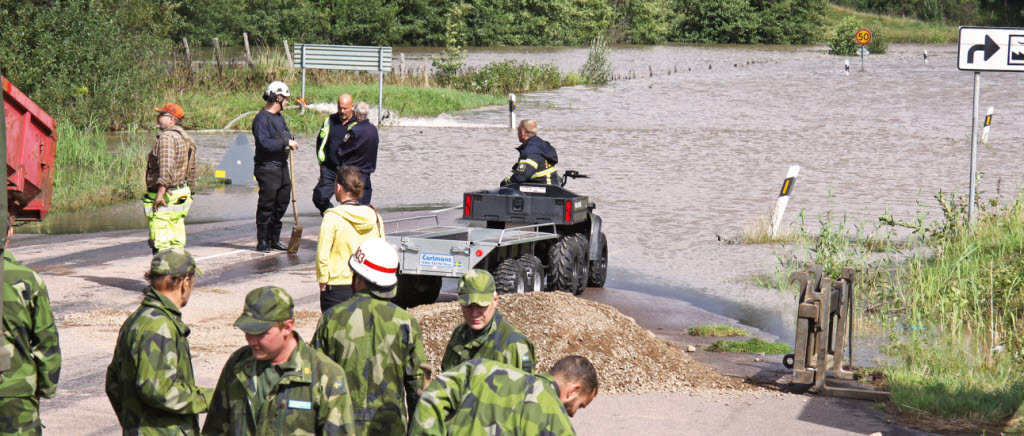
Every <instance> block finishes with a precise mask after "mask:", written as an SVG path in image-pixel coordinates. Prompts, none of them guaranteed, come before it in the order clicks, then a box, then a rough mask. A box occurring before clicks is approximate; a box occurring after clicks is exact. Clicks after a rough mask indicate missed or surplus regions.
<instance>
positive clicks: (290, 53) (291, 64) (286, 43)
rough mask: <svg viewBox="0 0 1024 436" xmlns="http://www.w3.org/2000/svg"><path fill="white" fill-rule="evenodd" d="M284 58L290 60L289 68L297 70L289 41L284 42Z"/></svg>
mask: <svg viewBox="0 0 1024 436" xmlns="http://www.w3.org/2000/svg"><path fill="white" fill-rule="evenodd" d="M284 57H286V58H288V68H295V64H294V63H293V62H292V52H290V51H288V40H287V39H286V40H284Z"/></svg>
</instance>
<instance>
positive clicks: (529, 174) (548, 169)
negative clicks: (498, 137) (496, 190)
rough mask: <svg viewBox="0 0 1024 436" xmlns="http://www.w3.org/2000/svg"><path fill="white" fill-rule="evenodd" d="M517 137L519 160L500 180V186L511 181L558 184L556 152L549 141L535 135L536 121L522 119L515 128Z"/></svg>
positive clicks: (511, 182)
mask: <svg viewBox="0 0 1024 436" xmlns="http://www.w3.org/2000/svg"><path fill="white" fill-rule="evenodd" d="M516 134H517V136H518V137H519V142H520V144H519V147H516V150H519V161H518V162H516V164H515V165H513V166H512V175H511V176H508V177H506V178H505V180H502V181H501V186H505V185H508V184H513V183H542V184H545V185H556V186H557V185H559V182H558V170H557V168H555V164H557V163H558V153H556V152H555V148H554V147H552V146H551V143H549V142H547V141H545V140H543V139H540V138H539V137H537V123H536V122H535V121H533V120H523V121H522V122H520V123H519V128H518V129H516Z"/></svg>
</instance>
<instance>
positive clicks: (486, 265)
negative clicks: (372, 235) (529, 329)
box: [385, 215, 558, 307]
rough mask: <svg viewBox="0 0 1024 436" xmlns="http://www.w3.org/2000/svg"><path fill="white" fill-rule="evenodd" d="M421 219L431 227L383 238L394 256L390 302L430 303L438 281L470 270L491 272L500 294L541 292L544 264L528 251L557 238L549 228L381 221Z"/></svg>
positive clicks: (438, 283) (550, 225) (433, 216)
mask: <svg viewBox="0 0 1024 436" xmlns="http://www.w3.org/2000/svg"><path fill="white" fill-rule="evenodd" d="M422 219H434V226H432V227H424V228H419V229H414V230H406V231H401V230H400V231H396V232H391V233H388V234H387V235H386V236H385V239H386V240H387V241H388V243H390V244H391V245H392V246H393V247H395V250H396V251H397V252H398V253H399V261H398V264H399V267H398V289H399V293H398V295H397V296H396V297H395V299H394V301H395V304H398V305H399V306H402V307H411V306H415V305H419V304H429V303H433V302H434V301H436V300H437V296H438V294H440V292H441V279H442V278H444V277H456V278H457V277H462V276H463V275H465V274H466V273H468V272H469V271H470V270H471V269H474V268H479V269H485V270H488V271H491V272H492V273H493V274H494V279H495V285H496V286H497V288H498V291H499V292H501V293H512V292H515V293H523V292H534V291H541V290H543V289H544V266H543V265H542V264H541V263H540V260H539V259H537V257H536V256H534V255H533V252H534V251H535V249H536V247H537V245H538V244H540V243H543V242H544V241H551V240H555V239H557V238H558V234H557V233H555V232H554V225H552V224H530V225H525V226H519V227H512V228H507V229H490V228H483V227H462V226H440V225H438V221H437V216H436V215H432V216H425V217H411V218H404V219H400V220H392V221H386V222H385V225H386V224H392V223H393V224H396V226H397V224H398V223H399V222H402V221H413V220H422ZM544 228H547V229H546V230H549V231H544V230H545V229H544Z"/></svg>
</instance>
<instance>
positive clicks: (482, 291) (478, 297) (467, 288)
mask: <svg viewBox="0 0 1024 436" xmlns="http://www.w3.org/2000/svg"><path fill="white" fill-rule="evenodd" d="M495 291H496V290H495V288H494V277H493V276H491V273H489V272H487V271H484V270H482V269H474V270H471V271H470V272H469V273H467V274H466V275H464V276H462V278H460V279H459V304H461V305H463V306H469V305H470V304H477V305H480V306H490V305H491V303H493V302H494V293H495Z"/></svg>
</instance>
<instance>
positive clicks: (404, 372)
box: [312, 239, 426, 435]
mask: <svg viewBox="0 0 1024 436" xmlns="http://www.w3.org/2000/svg"><path fill="white" fill-rule="evenodd" d="M349 266H350V267H351V268H352V272H353V273H354V277H353V279H352V289H353V290H354V291H355V295H354V296H353V297H352V298H350V299H349V300H348V301H345V302H342V303H339V304H337V305H335V306H334V307H332V308H331V309H329V310H328V311H327V312H326V313H324V316H323V317H322V318H320V324H319V325H317V328H316V334H315V335H314V337H313V343H312V345H313V347H314V348H317V349H319V350H321V351H323V352H324V353H326V354H327V355H328V356H330V357H331V358H332V359H334V361H336V362H338V363H339V364H341V366H342V368H343V369H344V370H345V375H346V377H347V378H348V386H349V390H350V391H351V392H352V407H353V415H354V417H355V420H356V421H355V423H356V434H359V435H404V434H405V433H406V426H407V425H408V415H409V413H411V411H412V410H413V408H415V407H416V402H417V401H418V400H419V395H420V392H421V391H422V388H423V369H422V368H421V366H423V365H424V364H425V363H426V356H425V355H424V354H423V339H422V335H421V333H420V325H419V323H417V322H416V318H413V316H412V315H410V314H409V312H406V311H405V310H402V309H401V308H399V307H398V306H395V305H394V304H392V303H391V301H390V300H391V298H393V297H394V296H395V287H394V286H395V282H396V281H397V278H396V277H395V270H396V269H397V267H398V254H397V253H395V250H394V248H391V245H389V244H388V243H387V242H385V241H384V240H383V239H370V240H367V241H366V242H363V243H362V244H361V245H360V246H359V249H358V250H357V251H356V253H355V254H354V255H352V257H351V258H350V259H349Z"/></svg>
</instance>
